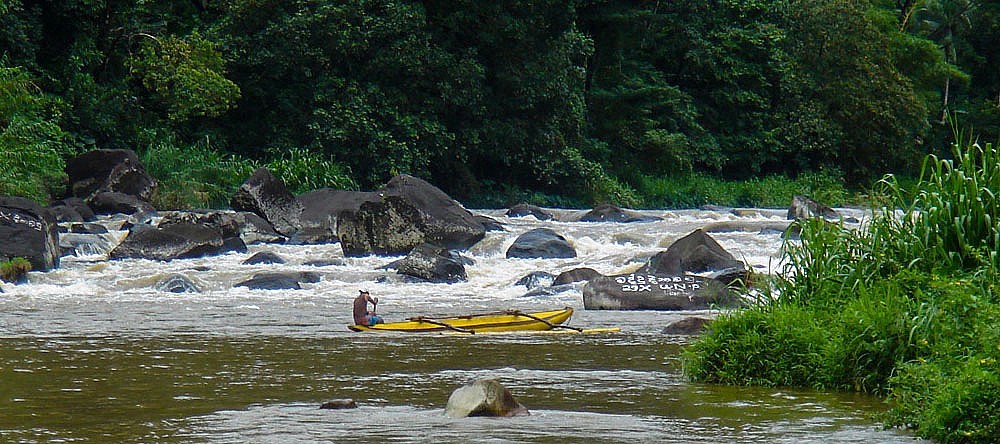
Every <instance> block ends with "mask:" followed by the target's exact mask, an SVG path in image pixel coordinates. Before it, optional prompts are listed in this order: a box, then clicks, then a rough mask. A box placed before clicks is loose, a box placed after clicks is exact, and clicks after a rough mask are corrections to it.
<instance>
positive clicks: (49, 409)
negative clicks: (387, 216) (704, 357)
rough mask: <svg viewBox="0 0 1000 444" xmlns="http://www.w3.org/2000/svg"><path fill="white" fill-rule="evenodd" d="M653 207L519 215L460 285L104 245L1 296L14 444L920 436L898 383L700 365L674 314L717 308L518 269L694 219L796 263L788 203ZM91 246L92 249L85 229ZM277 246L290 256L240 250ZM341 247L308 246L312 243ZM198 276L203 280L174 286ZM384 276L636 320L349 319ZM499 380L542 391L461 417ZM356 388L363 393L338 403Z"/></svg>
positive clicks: (395, 310)
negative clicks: (657, 307)
mask: <svg viewBox="0 0 1000 444" xmlns="http://www.w3.org/2000/svg"><path fill="white" fill-rule="evenodd" d="M651 213H653V214H656V215H660V216H663V217H664V218H665V220H664V221H661V222H653V223H643V224H595V223H561V222H539V221H537V220H535V219H534V218H525V219H508V218H505V217H503V215H502V212H498V211H490V212H486V214H487V215H489V216H492V217H496V218H498V219H500V220H501V221H502V222H504V223H505V224H507V228H508V231H507V232H502V233H490V234H489V235H488V237H487V238H486V239H485V240H484V241H482V242H480V243H479V244H477V245H476V246H474V247H473V248H472V249H471V250H470V251H468V252H466V253H465V255H467V256H469V257H470V258H471V259H473V260H474V261H475V265H474V266H471V267H468V274H469V280H468V281H467V282H463V283H458V284H452V285H447V284H426V283H409V282H407V281H406V280H405V279H402V278H401V277H399V276H396V275H395V273H392V272H389V271H385V270H379V269H378V268H379V267H381V266H382V265H385V264H386V263H388V262H391V261H392V260H394V259H396V258H385V257H365V258H344V257H343V255H342V254H341V252H340V247H339V245H336V244H334V245H320V246H289V245H254V246H251V251H250V253H247V254H227V255H223V256H219V257H211V258H201V259H191V260H180V261H173V262H168V263H159V262H152V261H144V260H122V261H114V262H106V261H104V260H103V257H102V254H104V253H101V254H95V251H91V250H87V251H85V252H84V253H86V254H85V255H83V256H81V257H68V258H64V261H63V265H62V267H61V268H60V269H58V270H55V271H52V272H49V273H32V274H31V276H30V283H29V284H26V285H20V286H10V285H5V286H4V288H3V289H4V291H5V292H6V293H3V294H0V338H2V342H0V382H2V383H0V442H39V441H51V442H71V441H89V442H210V443H230V442H232V443H237V442H238V443H244V442H282V443H284V442H292V443H294V442H303V443H305V442H400V443H422V442H443V443H508V442H509V443H520V442H524V443H569V442H588V443H618V442H623V443H625V442H628V443H635V442H677V443H685V442H752V443H765V442H767V443H771V442H788V443H791V442H843V443H852V442H858V443H860V442H866V443H867V442H904V441H905V442H913V441H912V438H910V437H909V436H908V435H907V434H905V433H900V432H897V431H892V430H890V431H883V430H879V428H878V426H877V424H876V423H875V421H874V420H873V419H871V418H870V416H869V415H870V414H873V413H877V412H878V411H881V410H883V409H884V407H883V406H882V405H881V403H880V402H879V401H878V400H874V399H870V398H866V397H862V396H857V395H852V394H836V393H822V392H796V391H787V390H765V389H756V388H732V387H718V386H702V385H693V384H690V383H687V382H686V381H685V379H684V377H683V375H682V372H681V367H680V360H679V353H680V349H681V348H682V347H683V345H684V344H685V343H686V341H687V340H686V339H685V338H683V337H676V336H667V335H663V334H661V333H660V331H661V330H662V327H663V326H664V325H666V324H667V323H669V322H670V321H673V320H678V319H681V318H683V317H685V316H689V315H693V314H697V315H714V313H712V312H680V313H677V312H671V313H668V312H606V311H585V310H583V307H582V299H581V294H580V292H579V290H578V289H573V290H570V291H566V292H562V293H558V294H555V295H550V296H533V297H525V296H524V295H525V293H526V292H527V289H526V288H524V287H521V286H515V285H513V284H514V282H516V281H517V280H518V279H520V278H521V277H523V276H525V275H527V274H529V273H531V272H534V271H548V272H551V273H554V274H557V273H558V272H561V271H565V270H568V269H571V268H575V267H583V266H585V267H591V268H594V269H596V270H598V271H600V272H602V273H605V274H615V273H622V272H628V271H631V270H632V269H634V268H636V267H638V266H639V264H641V263H642V261H643V260H645V258H646V257H648V256H650V255H652V254H654V253H656V252H658V251H661V250H663V249H665V248H666V247H667V246H669V245H670V243H672V242H673V241H674V240H676V239H678V238H680V237H682V236H684V235H686V234H687V233H689V232H690V231H692V230H694V229H695V228H698V227H702V226H706V225H709V224H719V223H726V224H734V223H735V224H737V225H741V226H743V227H744V231H733V232H725V233H713V234H712V235H713V237H715V238H716V239H717V240H718V241H719V242H720V243H721V244H722V245H723V246H724V247H725V248H726V249H728V250H729V251H730V252H732V253H733V254H734V255H735V256H737V257H738V258H740V259H742V260H745V261H747V262H748V263H750V264H751V265H753V266H755V267H756V268H758V269H759V270H762V271H765V272H767V271H771V270H775V269H777V267H779V266H780V264H779V263H778V257H779V255H778V252H779V249H780V234H778V233H776V232H773V230H767V229H764V228H767V227H771V226H774V225H776V224H778V225H780V224H781V223H782V221H783V219H784V212H783V211H766V210H765V211H759V212H756V214H755V215H752V216H751V217H737V216H734V215H733V214H731V213H728V212H725V211H679V212H651ZM540 226H544V227H549V228H553V229H555V230H556V231H558V232H560V233H562V234H563V235H564V236H566V237H567V238H568V239H570V240H571V241H572V242H573V243H574V244H575V246H576V248H577V250H578V253H579V257H577V258H573V259H554V260H542V259H538V260H523V259H517V260H509V259H506V258H505V257H504V253H505V251H506V249H507V247H509V246H510V244H511V243H512V242H513V240H514V238H516V236H517V235H518V234H520V233H523V232H525V231H527V230H530V229H532V228H537V227H540ZM86 248H91V247H86ZM258 251H274V252H276V253H278V254H279V255H281V256H283V257H285V259H287V261H288V263H287V264H284V265H253V266H248V265H241V262H242V261H243V260H244V259H246V258H247V257H249V255H251V254H253V253H255V252H258ZM316 260H321V261H327V262H329V263H331V265H326V266H318V267H317V266H309V265H305V264H306V263H307V262H310V261H316ZM274 270H281V271H313V272H316V273H319V274H320V275H321V276H322V279H321V281H320V282H318V283H315V284H305V285H304V287H305V289H304V290H299V291H254V290H248V289H245V288H233V287H232V286H233V284H235V283H237V282H239V281H242V280H245V279H247V278H248V277H249V276H250V275H252V274H253V273H257V272H261V271H274ZM174 273H179V274H183V275H185V276H186V277H188V278H189V279H191V280H192V281H194V282H195V283H196V285H198V286H199V287H200V288H201V289H202V293H199V294H173V293H164V292H159V291H156V290H155V283H156V282H158V281H159V280H160V279H162V278H163V277H165V276H168V275H170V274H174ZM358 288H369V289H370V290H371V292H372V294H373V295H376V296H379V297H380V298H381V300H382V302H381V303H380V304H379V311H380V312H381V313H382V314H383V315H384V316H385V317H387V318H389V319H390V320H392V319H401V318H404V317H408V316H414V315H418V314H423V315H430V314H442V315H445V314H461V313H470V312H477V311H496V310H503V309H507V308H519V309H523V310H534V309H549V308H554V307H562V306H567V305H568V306H572V307H575V308H577V312H576V314H575V315H574V317H573V319H572V322H571V323H572V324H573V325H577V326H584V327H612V326H615V327H618V326H620V327H622V329H623V331H622V332H621V333H618V334H602V335H587V336H576V335H533V336H532V335H502V336H499V335H498V336H477V337H469V336H449V335H427V336H407V335H400V334H385V335H374V334H368V335H364V334H357V333H350V332H348V331H347V329H346V328H345V327H346V324H347V323H348V322H349V321H350V309H351V308H350V303H351V300H352V299H353V297H354V296H355V295H356V293H357V290H358ZM483 377H491V378H499V379H500V380H501V382H502V383H503V384H504V385H505V386H507V387H508V388H510V389H511V391H512V392H513V393H514V394H515V396H517V397H518V399H519V400H520V401H522V403H524V404H525V405H526V406H527V407H528V408H529V409H530V410H531V411H532V415H531V416H528V417H519V418H509V419H487V418H469V419H463V420H455V419H449V418H446V417H444V415H443V409H444V405H445V403H446V401H447V398H448V396H449V395H450V393H451V391H452V390H454V389H455V388H457V387H458V386H460V385H462V384H465V383H467V382H469V381H471V380H473V379H476V378H483ZM334 398H354V399H356V400H357V401H358V402H359V403H360V404H361V407H360V408H358V409H356V410H345V411H333V410H319V409H318V406H319V405H320V404H321V403H323V402H325V401H328V400H330V399H334Z"/></svg>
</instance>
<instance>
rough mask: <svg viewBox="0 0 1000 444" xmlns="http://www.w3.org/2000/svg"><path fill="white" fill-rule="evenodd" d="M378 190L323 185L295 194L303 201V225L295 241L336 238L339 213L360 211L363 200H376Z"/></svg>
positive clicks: (332, 239)
mask: <svg viewBox="0 0 1000 444" xmlns="http://www.w3.org/2000/svg"><path fill="white" fill-rule="evenodd" d="M378 198H379V196H378V193H376V192H367V191H348V190H337V189H333V188H320V189H318V190H314V191H310V192H308V193H303V194H300V195H298V196H297V197H296V199H298V201H299V204H301V205H302V214H301V215H300V216H299V222H300V223H301V225H302V229H301V230H299V232H298V233H296V235H295V237H294V239H293V242H294V243H296V244H322V243H332V242H337V241H338V240H339V239H338V238H337V215H339V214H340V213H341V212H343V211H348V212H357V211H358V209H360V208H361V204H363V203H365V202H368V201H371V200H377V199H378Z"/></svg>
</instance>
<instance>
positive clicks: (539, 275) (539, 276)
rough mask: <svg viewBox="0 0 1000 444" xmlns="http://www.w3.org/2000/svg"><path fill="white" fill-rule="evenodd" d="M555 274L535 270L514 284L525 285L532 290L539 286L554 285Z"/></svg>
mask: <svg viewBox="0 0 1000 444" xmlns="http://www.w3.org/2000/svg"><path fill="white" fill-rule="evenodd" d="M555 278H556V277H555V275H553V274H552V273H547V272H544V271H533V272H531V273H530V274H528V275H527V276H525V277H523V278H521V279H518V281H517V282H515V283H514V285H523V286H525V287H527V288H528V290H531V289H533V288H538V287H548V286H549V285H552V281H553V280H555Z"/></svg>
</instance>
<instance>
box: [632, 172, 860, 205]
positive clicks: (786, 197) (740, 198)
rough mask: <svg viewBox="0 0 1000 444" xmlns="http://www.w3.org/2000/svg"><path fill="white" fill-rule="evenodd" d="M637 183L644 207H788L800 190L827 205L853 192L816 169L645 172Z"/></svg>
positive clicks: (841, 202) (844, 200) (836, 178)
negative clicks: (740, 173) (747, 173)
mask: <svg viewBox="0 0 1000 444" xmlns="http://www.w3.org/2000/svg"><path fill="white" fill-rule="evenodd" d="M638 182H639V183H638V185H637V186H636V188H637V190H638V194H639V196H640V200H641V202H642V204H641V205H642V206H643V207H644V208H698V207H700V206H702V205H719V206H729V207H757V208H781V207H787V206H788V204H789V203H791V201H792V197H793V196H795V195H796V194H802V195H806V196H809V197H811V198H812V199H814V200H817V201H819V202H822V203H824V204H826V205H831V206H840V205H845V204H848V203H851V202H850V196H851V193H850V192H848V191H847V189H846V188H845V187H844V184H843V180H842V179H841V178H840V177H839V176H838V175H836V174H832V173H824V172H814V173H808V174H803V175H801V176H799V177H798V178H795V179H790V178H788V177H784V176H768V177H763V178H751V179H748V180H745V181H728V180H723V179H719V178H717V177H713V176H709V175H707V174H701V173H693V174H690V175H685V176H677V177H650V176H642V177H640V178H639V179H638Z"/></svg>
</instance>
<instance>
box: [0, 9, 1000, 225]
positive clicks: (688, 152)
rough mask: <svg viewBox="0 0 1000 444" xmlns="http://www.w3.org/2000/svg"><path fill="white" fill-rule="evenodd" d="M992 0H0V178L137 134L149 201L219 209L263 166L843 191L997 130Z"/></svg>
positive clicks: (56, 187)
mask: <svg viewBox="0 0 1000 444" xmlns="http://www.w3.org/2000/svg"><path fill="white" fill-rule="evenodd" d="M998 17H1000V2H996V1H971V0H940V1H937V0H924V1H920V0H897V1H887V0H810V1H804V0H749V1H746V0H740V1H735V0H713V1H701V0H698V1H694V0H680V1H672V2H660V1H614V2H612V1H607V0H579V1H553V0H539V1H519V0H515V1H510V2H475V1H462V0H460V1H447V2H444V1H436V0H428V1H398V0H382V1H370V0H346V1H337V2H317V1H310V0H291V1H288V0H282V1H274V0H228V1H209V0H191V1H187V2H165V1H153V2H149V1H136V0H95V1H85V2H84V1H46V0H38V1H32V0H0V145H2V146H3V150H0V165H3V168H0V193H6V194H17V195H23V196H29V197H32V198H34V199H36V200H39V201H41V202H43V203H44V201H45V200H48V199H52V198H56V197H61V194H62V193H63V190H62V189H61V188H60V187H61V184H62V182H61V180H60V179H61V178H62V177H61V176H62V165H63V162H64V161H65V159H66V158H67V157H69V156H72V155H74V154H75V153H79V152H81V151H85V150H90V149H94V148H130V149H134V150H136V151H137V152H139V153H140V155H142V156H144V159H145V160H146V162H147V167H148V168H149V169H150V170H152V171H154V172H156V174H157V175H158V177H157V178H158V179H159V180H160V181H161V184H162V186H161V190H162V193H161V195H160V196H158V202H156V203H157V204H158V205H160V206H171V207H183V206H219V205H223V204H224V203H225V201H226V199H227V198H228V194H229V193H231V192H232V190H233V189H234V187H236V186H238V185H239V183H241V182H242V180H243V179H244V178H245V177H246V176H245V173H246V172H247V171H252V169H253V168H254V167H257V166H262V165H266V166H269V167H273V168H276V169H280V171H281V174H282V178H283V179H285V180H287V181H288V183H289V185H290V187H291V188H293V189H294V190H295V191H299V192H301V191H307V190H309V189H311V188H317V187H321V186H335V187H347V188H357V189H372V188H374V187H377V186H379V185H381V184H383V183H384V182H385V181H386V180H387V179H388V178H389V177H391V176H392V175H394V174H397V173H408V174H412V175H415V176H418V177H422V178H424V179H427V180H429V181H430V182H431V183H433V184H435V185H437V186H438V187H440V188H442V189H443V190H444V191H445V192H447V193H449V194H450V195H452V196H453V197H455V198H457V199H459V200H460V201H462V202H464V203H466V204H467V205H469V206H480V207H481V206H495V205H509V204H511V203H514V202H513V201H517V200H528V201H533V202H534V203H540V204H551V205H561V206H582V205H591V204H594V203H601V202H610V203H616V204H619V205H622V206H632V207H661V206H684V205H689V204H691V203H694V204H697V203H704V202H706V201H707V197H694V198H691V197H684V196H682V195H681V194H682V193H678V192H675V190H674V189H673V188H669V189H665V188H664V187H674V186H675V185H684V184H685V183H687V179H689V178H693V179H694V180H701V183H702V184H705V185H708V182H710V181H715V182H713V183H714V184H715V188H718V189H727V188H729V187H730V186H731V185H732V184H734V183H740V182H742V181H745V180H775V181H776V182H775V183H782V184H787V187H785V189H788V190H791V189H801V188H803V187H805V188H807V189H808V190H811V191H818V190H816V189H813V188H810V187H811V186H812V185H811V184H814V183H816V182H817V180H816V178H817V177H818V178H819V179H818V182H819V183H823V184H827V185H830V184H832V185H835V186H839V187H840V188H843V187H848V188H851V189H863V188H865V187H867V186H869V185H870V184H871V183H872V182H873V180H875V179H877V178H878V177H880V176H881V174H883V173H886V172H896V173H900V174H906V173H908V174H911V175H915V174H916V173H917V169H918V168H919V164H920V160H921V159H922V158H923V156H924V155H926V154H940V155H948V153H947V149H944V150H943V151H944V152H941V151H940V150H941V147H947V146H948V145H949V144H950V139H949V138H950V137H951V134H950V131H948V129H947V125H944V124H943V123H944V122H945V120H946V117H947V116H951V115H958V116H959V118H960V119H961V120H962V121H963V122H965V123H966V124H968V125H969V126H971V127H973V128H975V130H976V131H977V134H981V135H982V136H983V137H984V138H987V139H992V138H996V137H997V134H998V125H1000V123H998V122H1000V119H998V118H997V117H998V115H1000V74H998V71H997V70H996V69H995V68H996V66H998V60H997V59H998V57H1000V49H998V47H997V46H996V45H995V44H994V42H995V41H997V37H998V34H1000V27H998V25H997V23H998V22H1000V20H998ZM803 177H805V178H806V180H805V181H800V179H801V178H803ZM705 178H710V179H711V180H710V181H706V180H705ZM767 178H773V179H767ZM732 181H740V182H732ZM702 194H704V195H706V196H711V195H712V194H713V193H702ZM715 198H716V199H728V200H729V201H730V202H714V203H718V204H725V203H731V204H744V205H745V204H760V203H762V201H761V200H760V198H759V196H755V195H754V193H753V192H752V191H751V192H741V193H737V194H736V195H728V196H716V197H715ZM784 203H785V202H781V204H784Z"/></svg>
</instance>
